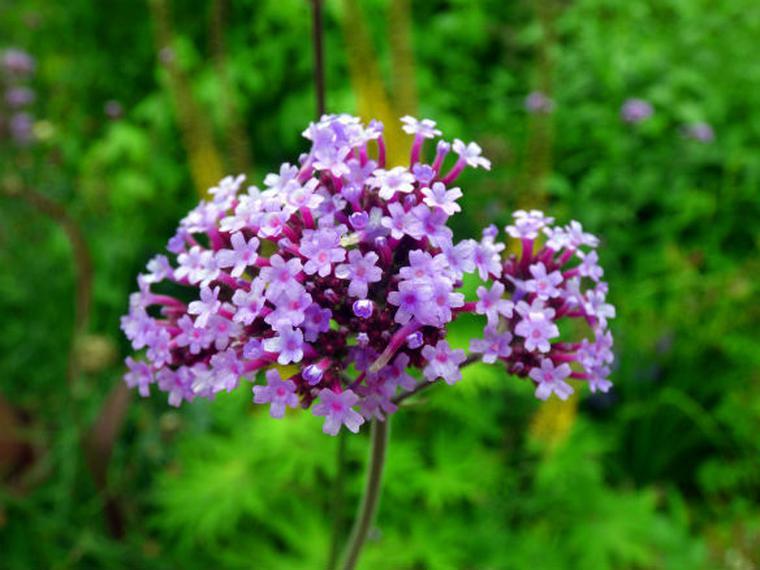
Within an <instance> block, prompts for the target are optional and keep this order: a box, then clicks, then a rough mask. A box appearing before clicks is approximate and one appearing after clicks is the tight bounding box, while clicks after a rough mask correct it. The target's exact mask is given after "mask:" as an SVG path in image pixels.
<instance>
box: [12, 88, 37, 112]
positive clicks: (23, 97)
mask: <svg viewBox="0 0 760 570" xmlns="http://www.w3.org/2000/svg"><path fill="white" fill-rule="evenodd" d="M34 98H35V96H34V91H32V90H31V89H29V88H28V87H11V88H10V89H8V91H6V92H5V102H6V103H8V106H9V107H11V108H14V109H19V108H21V107H25V106H27V105H29V104H31V103H33V102H34Z"/></svg>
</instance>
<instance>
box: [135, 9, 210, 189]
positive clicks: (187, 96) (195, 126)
mask: <svg viewBox="0 0 760 570" xmlns="http://www.w3.org/2000/svg"><path fill="white" fill-rule="evenodd" d="M148 5H149V7H150V13H151V17H152V19H153V24H154V26H153V29H154V43H155V46H156V52H157V53H158V54H161V52H162V51H163V50H165V49H167V48H169V46H171V44H172V40H173V36H174V32H173V30H172V22H171V14H170V13H169V5H168V3H167V2H166V0H151V1H150V2H149V3H148ZM163 64H164V68H165V70H166V75H165V81H166V86H167V91H168V92H169V96H170V97H171V100H172V104H173V106H174V112H175V114H176V116H177V125H178V127H179V130H180V133H181V135H182V143H183V145H184V147H185V152H186V153H187V156H188V162H189V163H190V174H191V176H192V178H193V182H194V184H195V189H196V192H197V193H198V196H199V197H200V198H205V197H206V192H207V190H208V189H209V188H211V187H212V186H214V185H215V184H216V183H217V182H219V180H221V179H222V176H223V175H224V167H223V165H222V160H221V158H220V156H221V155H220V153H219V151H218V150H217V148H216V145H215V144H214V141H213V129H212V126H211V123H210V120H209V118H208V113H205V112H203V110H202V109H201V108H200V106H199V105H198V102H197V101H196V100H195V98H194V97H193V95H192V90H191V86H190V79H189V78H188V77H187V76H186V74H185V73H184V71H183V70H182V69H181V68H180V66H179V65H177V63H176V62H175V61H174V59H173V58H172V57H169V58H165V59H164V62H163Z"/></svg>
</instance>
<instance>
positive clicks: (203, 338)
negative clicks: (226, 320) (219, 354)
mask: <svg viewBox="0 0 760 570" xmlns="http://www.w3.org/2000/svg"><path fill="white" fill-rule="evenodd" d="M177 326H179V329H180V332H179V334H178V335H177V336H176V337H174V340H175V342H176V343H177V346H179V347H187V348H188V350H189V351H190V354H198V353H199V352H200V351H201V350H205V349H206V348H208V347H209V346H211V343H212V341H213V340H214V338H213V336H212V335H211V334H209V332H210V331H208V330H207V329H205V328H203V327H197V326H195V323H193V319H191V318H190V317H188V316H187V315H182V318H181V319H180V320H179V321H177Z"/></svg>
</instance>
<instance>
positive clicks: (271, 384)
mask: <svg viewBox="0 0 760 570" xmlns="http://www.w3.org/2000/svg"><path fill="white" fill-rule="evenodd" d="M266 378H267V385H266V386H254V387H253V401H254V403H256V404H269V415H270V416H272V417H273V418H281V417H282V416H284V415H285V408H297V407H298V396H297V395H296V385H295V383H294V382H293V381H292V380H283V379H282V378H281V377H280V373H279V372H278V371H277V370H276V369H272V370H267V373H266Z"/></svg>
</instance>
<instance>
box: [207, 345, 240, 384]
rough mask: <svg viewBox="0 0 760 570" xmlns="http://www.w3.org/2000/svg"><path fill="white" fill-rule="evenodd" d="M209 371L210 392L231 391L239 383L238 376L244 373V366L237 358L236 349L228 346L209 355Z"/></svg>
mask: <svg viewBox="0 0 760 570" xmlns="http://www.w3.org/2000/svg"><path fill="white" fill-rule="evenodd" d="M211 372H212V374H211V378H210V383H209V384H210V387H211V390H212V392H221V391H222V390H226V391H227V392H232V390H234V389H235V388H237V386H238V384H239V383H240V377H241V376H243V375H244V374H245V367H244V366H243V362H242V361H241V360H239V359H238V355H237V351H235V349H233V348H228V349H227V350H225V351H224V352H217V353H216V354H215V355H214V356H212V357H211Z"/></svg>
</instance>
